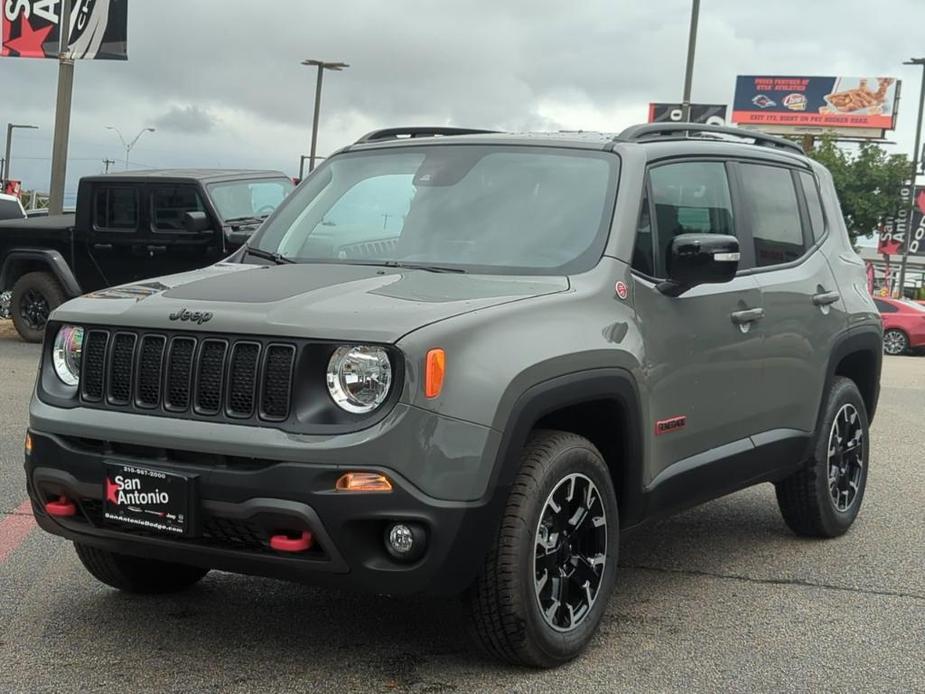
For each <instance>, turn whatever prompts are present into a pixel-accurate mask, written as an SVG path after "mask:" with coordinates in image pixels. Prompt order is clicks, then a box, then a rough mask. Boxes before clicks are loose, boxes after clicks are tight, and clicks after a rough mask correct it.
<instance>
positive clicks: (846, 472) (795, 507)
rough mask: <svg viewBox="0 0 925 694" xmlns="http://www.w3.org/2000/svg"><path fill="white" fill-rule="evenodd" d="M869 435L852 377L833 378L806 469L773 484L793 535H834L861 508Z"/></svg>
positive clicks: (851, 519)
mask: <svg viewBox="0 0 925 694" xmlns="http://www.w3.org/2000/svg"><path fill="white" fill-rule="evenodd" d="M869 451H870V435H869V432H868V422H867V408H866V407H865V406H864V400H863V398H861V393H860V392H859V391H858V388H857V386H856V385H855V384H854V381H851V380H849V379H847V378H842V377H836V378H835V380H834V382H833V383H832V388H831V389H830V390H829V394H828V397H827V399H826V403H825V408H824V410H823V413H822V419H821V420H820V424H819V430H818V431H817V432H816V445H815V449H814V451H813V459H812V461H811V464H810V465H809V467H807V468H805V469H803V470H800V471H799V472H796V473H794V474H793V475H791V476H790V477H788V478H787V479H785V480H783V481H781V482H778V483H777V485H776V488H777V503H778V505H779V506H780V511H781V514H782V515H783V516H784V521H785V522H786V523H787V525H788V526H790V529H791V530H793V532H795V533H796V534H797V535H802V536H804V537H838V536H839V535H842V534H844V532H845V531H846V530H848V528H850V527H851V524H852V523H853V522H854V519H855V518H857V515H858V511H860V509H861V501H862V500H863V499H864V488H865V486H866V485H867V467H868V463H869V460H868V455H869Z"/></svg>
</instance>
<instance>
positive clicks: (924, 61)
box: [899, 58, 925, 298]
mask: <svg viewBox="0 0 925 694" xmlns="http://www.w3.org/2000/svg"><path fill="white" fill-rule="evenodd" d="M903 65H920V66H921V67H922V85H921V87H920V88H919V117H918V120H917V121H916V124H915V149H914V150H913V151H912V177H911V179H910V180H909V191H910V192H909V209H908V210H907V211H906V233H905V234H903V259H902V262H901V263H900V264H899V296H900V298H902V297H903V292H904V291H905V288H906V263H907V261H908V260H909V246H910V245H911V244H912V234H913V232H914V230H913V228H912V219H913V217H914V216H915V177H916V175H917V174H918V172H919V157H920V156H921V152H920V148H921V144H922V112H923V110H925V58H910V59H909V60H907V61H906V62H904V63H903Z"/></svg>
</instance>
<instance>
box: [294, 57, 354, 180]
mask: <svg viewBox="0 0 925 694" xmlns="http://www.w3.org/2000/svg"><path fill="white" fill-rule="evenodd" d="M302 65H310V66H313V67H317V68H318V79H317V81H316V82H315V114H314V117H313V118H312V145H311V150H310V152H309V155H308V171H309V173H311V172H312V171H314V170H315V159H316V157H315V153H316V151H317V147H318V117H319V115H320V114H321V82H322V78H323V76H324V71H325V70H334V71H335V72H340V71H341V70H343V69H345V68H348V67H350V66H349V65H347V63H329V62H325V61H323V60H314V59H312V58H307V59H305V60H303V61H302Z"/></svg>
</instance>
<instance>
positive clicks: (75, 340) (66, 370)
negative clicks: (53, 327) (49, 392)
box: [51, 325, 84, 386]
mask: <svg viewBox="0 0 925 694" xmlns="http://www.w3.org/2000/svg"><path fill="white" fill-rule="evenodd" d="M83 341H84V329H83V328H78V327H77V326H74V325H62V326H61V328H60V329H59V330H58V334H57V335H56V336H55V346H54V348H53V349H52V352H51V358H52V361H53V362H54V365H55V373H56V374H58V378H60V379H61V380H62V381H64V382H65V383H66V384H68V385H69V386H76V385H77V383H78V381H80V350H81V347H82V346H83Z"/></svg>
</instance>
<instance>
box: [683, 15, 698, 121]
mask: <svg viewBox="0 0 925 694" xmlns="http://www.w3.org/2000/svg"><path fill="white" fill-rule="evenodd" d="M699 19H700V0H693V4H692V5H691V27H690V34H689V36H688V37H687V67H686V68H685V70H684V96H683V97H682V98H681V120H682V121H683V122H685V123H687V122H689V121H690V119H691V82H692V81H693V79H694V52H695V51H696V49H697V22H698V21H699Z"/></svg>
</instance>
